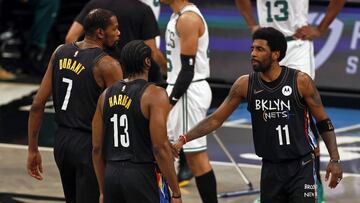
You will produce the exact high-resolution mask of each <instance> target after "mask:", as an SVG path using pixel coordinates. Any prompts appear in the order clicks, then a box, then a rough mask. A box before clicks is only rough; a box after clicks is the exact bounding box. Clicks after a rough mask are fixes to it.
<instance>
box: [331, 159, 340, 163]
mask: <svg viewBox="0 0 360 203" xmlns="http://www.w3.org/2000/svg"><path fill="white" fill-rule="evenodd" d="M340 162H341V161H340V159H338V160H336V159H330V163H337V164H339V163H340Z"/></svg>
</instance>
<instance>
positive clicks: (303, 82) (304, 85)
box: [296, 71, 315, 97]
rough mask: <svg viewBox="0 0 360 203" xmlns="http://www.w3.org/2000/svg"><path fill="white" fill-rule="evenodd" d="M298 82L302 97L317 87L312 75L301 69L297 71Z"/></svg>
mask: <svg viewBox="0 0 360 203" xmlns="http://www.w3.org/2000/svg"><path fill="white" fill-rule="evenodd" d="M296 83H297V88H298V91H299V94H300V96H301V97H302V96H304V94H306V93H309V92H312V90H313V89H314V87H315V83H314V81H313V80H312V79H311V77H310V76H309V75H308V74H306V73H304V72H301V71H299V72H298V73H297V77H296Z"/></svg>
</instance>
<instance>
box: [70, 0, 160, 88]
mask: <svg viewBox="0 0 360 203" xmlns="http://www.w3.org/2000/svg"><path fill="white" fill-rule="evenodd" d="M95 8H103V9H108V10H110V11H112V12H114V13H115V15H116V16H117V19H118V21H119V30H120V31H121V39H120V40H119V42H118V43H117V44H116V45H115V47H114V48H113V49H108V50H106V51H107V52H108V53H109V54H110V55H111V56H114V58H116V59H118V60H119V61H120V55H121V50H122V48H123V47H124V46H125V44H126V43H128V42H130V41H132V40H137V39H138V40H144V42H145V43H146V44H147V45H148V46H150V48H151V50H152V58H153V59H154V60H155V62H156V63H154V62H153V63H152V68H151V69H150V74H149V77H150V78H149V80H150V81H151V82H156V83H163V82H165V81H163V78H162V75H161V73H160V71H161V72H162V74H166V59H165V57H164V55H163V54H162V53H161V51H160V49H159V48H158V47H156V40H155V37H156V36H159V35H160V31H159V26H158V24H157V21H156V19H155V16H154V14H153V12H152V10H151V8H150V7H149V6H147V5H145V4H144V3H142V2H140V1H138V0H135V1H134V0H116V1H114V0H91V1H89V2H88V3H87V4H86V5H85V7H84V8H83V9H82V11H81V12H80V13H79V15H78V16H77V17H76V18H75V20H74V22H73V24H72V25H71V27H70V29H69V31H68V33H67V35H66V40H65V41H66V43H71V42H74V41H77V40H78V39H79V38H80V37H81V36H82V34H83V32H84V29H83V21H84V18H85V15H86V14H87V13H88V12H89V11H90V10H92V9H95Z"/></svg>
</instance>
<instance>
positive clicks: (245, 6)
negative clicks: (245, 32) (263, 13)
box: [236, 0, 257, 30]
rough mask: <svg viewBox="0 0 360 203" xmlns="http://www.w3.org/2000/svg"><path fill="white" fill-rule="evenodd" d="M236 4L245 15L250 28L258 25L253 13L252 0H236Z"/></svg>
mask: <svg viewBox="0 0 360 203" xmlns="http://www.w3.org/2000/svg"><path fill="white" fill-rule="evenodd" d="M236 6H237V8H238V9H239V11H240V13H241V15H242V16H243V17H244V19H245V21H246V23H247V25H248V26H249V28H250V30H252V27H254V26H257V22H256V20H255V18H254V16H253V14H252V6H251V2H250V0H236Z"/></svg>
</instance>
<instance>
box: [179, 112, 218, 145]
mask: <svg viewBox="0 0 360 203" xmlns="http://www.w3.org/2000/svg"><path fill="white" fill-rule="evenodd" d="M220 126H221V122H218V121H217V120H216V119H214V118H213V117H212V115H210V116H208V117H206V118H205V119H204V120H202V121H200V123H198V124H197V125H196V126H195V127H193V128H192V129H190V130H189V131H188V132H187V133H186V141H187V142H189V141H191V140H194V139H196V138H199V137H202V136H205V135H208V134H209V133H211V132H212V131H214V130H216V129H217V128H219V127H220Z"/></svg>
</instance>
